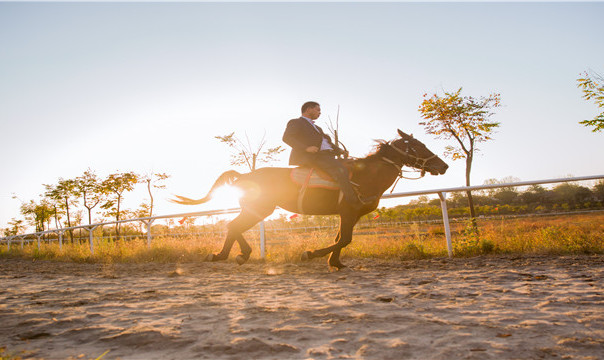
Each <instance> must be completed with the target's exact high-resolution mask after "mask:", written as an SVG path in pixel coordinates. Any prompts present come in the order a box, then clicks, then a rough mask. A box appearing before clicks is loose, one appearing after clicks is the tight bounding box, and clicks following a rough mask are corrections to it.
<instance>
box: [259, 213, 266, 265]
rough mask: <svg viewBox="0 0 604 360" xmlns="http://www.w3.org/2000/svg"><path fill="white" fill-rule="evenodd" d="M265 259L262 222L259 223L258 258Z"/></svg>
mask: <svg viewBox="0 0 604 360" xmlns="http://www.w3.org/2000/svg"><path fill="white" fill-rule="evenodd" d="M264 257H265V236H264V220H262V221H261V222H260V258H261V259H264Z"/></svg>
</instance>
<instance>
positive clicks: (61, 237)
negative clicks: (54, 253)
mask: <svg viewBox="0 0 604 360" xmlns="http://www.w3.org/2000/svg"><path fill="white" fill-rule="evenodd" d="M58 233H59V250H63V233H64V231H59V232H58Z"/></svg>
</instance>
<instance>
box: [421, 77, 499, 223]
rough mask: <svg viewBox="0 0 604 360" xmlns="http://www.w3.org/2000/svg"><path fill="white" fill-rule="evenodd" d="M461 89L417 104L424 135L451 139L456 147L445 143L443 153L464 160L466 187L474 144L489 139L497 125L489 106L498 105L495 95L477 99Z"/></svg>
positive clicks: (471, 203) (472, 209)
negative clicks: (492, 118) (466, 94)
mask: <svg viewBox="0 0 604 360" xmlns="http://www.w3.org/2000/svg"><path fill="white" fill-rule="evenodd" d="M461 90H462V88H459V90H457V91H456V92H454V93H448V92H446V93H445V94H444V96H439V95H437V94H434V95H432V96H431V97H429V98H428V97H427V94H425V95H424V101H423V102H422V104H421V105H420V107H419V111H420V113H421V114H422V117H423V118H424V119H425V120H426V121H424V122H420V123H419V124H420V125H423V126H424V128H425V129H426V133H427V134H431V135H435V136H436V138H438V139H445V140H449V139H451V138H453V139H455V141H456V142H457V145H458V146H451V145H448V146H447V147H446V148H445V151H446V152H445V155H448V156H450V157H452V158H453V160H457V159H464V158H465V159H466V186H470V174H471V171H472V161H473V160H474V153H475V151H477V147H476V144H477V143H480V142H484V141H487V140H491V134H492V133H493V132H494V130H495V128H497V127H499V123H498V122H494V121H490V120H489V119H490V117H491V116H492V115H493V112H492V109H495V108H498V107H499V106H501V97H500V95H499V94H491V95H489V96H488V97H480V98H478V99H476V98H474V97H472V96H462V95H461ZM467 195H468V205H469V207H470V216H471V217H472V221H473V223H474V224H475V218H476V211H475V210H474V202H473V200H472V194H471V193H470V191H468V192H467Z"/></svg>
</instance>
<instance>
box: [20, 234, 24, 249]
mask: <svg viewBox="0 0 604 360" xmlns="http://www.w3.org/2000/svg"><path fill="white" fill-rule="evenodd" d="M20 239H21V250H23V243H24V242H25V240H23V236H21V237H20Z"/></svg>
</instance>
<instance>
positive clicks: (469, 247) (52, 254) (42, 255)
mask: <svg viewBox="0 0 604 360" xmlns="http://www.w3.org/2000/svg"><path fill="white" fill-rule="evenodd" d="M478 228H479V232H478V233H475V232H474V231H471V228H470V227H469V226H467V224H464V223H454V224H452V225H451V230H452V233H453V236H452V238H453V248H454V256H456V257H463V256H476V255H485V254H559V255H563V254H603V253H604V214H602V213H595V214H579V215H564V216H555V217H539V218H525V219H500V220H493V219H489V220H479V221H478ZM335 232H336V231H335V230H333V229H330V230H321V231H311V232H306V233H300V232H292V233H285V232H283V231H279V232H276V231H271V230H270V229H267V233H266V261H269V262H276V263H287V262H298V261H299V256H300V254H301V253H302V252H303V251H305V250H313V249H317V248H321V247H325V246H328V245H329V244H331V242H332V241H333V238H334V236H335ZM245 235H246V238H247V239H248V241H249V242H250V243H251V244H252V246H253V248H254V252H253V253H252V257H251V259H250V261H256V262H257V261H262V260H261V259H260V249H259V239H258V233H257V232H249V233H246V234H245ZM222 243H223V238H222V237H216V236H212V235H207V236H195V237H192V236H189V237H181V238H171V237H156V238H154V239H153V242H152V245H151V247H150V248H148V247H147V243H146V238H140V239H134V240H128V241H124V240H99V239H95V244H94V248H95V253H94V254H93V255H92V254H91V253H90V248H89V245H88V244H87V243H82V244H78V243H76V244H71V243H68V242H66V243H64V244H63V247H62V249H59V245H58V244H57V243H56V242H53V243H51V244H48V243H45V242H43V243H42V244H41V246H40V249H39V250H38V246H37V243H36V242H33V243H30V244H26V245H24V246H23V248H21V246H20V244H19V243H18V242H14V243H13V244H12V246H11V249H10V251H9V250H8V249H7V245H6V244H2V245H0V256H2V257H20V258H31V259H46V260H57V261H74V262H95V263H120V262H126V263H127V262H196V261H203V259H205V257H206V256H207V255H208V254H209V253H211V252H217V251H219V250H220V248H221V246H222ZM238 251H239V249H238V248H237V245H235V246H234V248H233V251H232V253H231V258H232V257H234V255H235V254H237V253H238ZM342 255H343V257H344V258H346V257H353V258H380V259H422V258H433V257H444V256H447V247H446V240H445V235H444V231H443V226H442V224H419V223H414V224H411V225H407V226H399V227H375V228H364V227H360V228H359V229H357V230H356V231H355V235H354V237H353V241H352V243H351V244H350V245H349V246H348V247H346V248H345V249H344V250H343V252H342Z"/></svg>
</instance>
